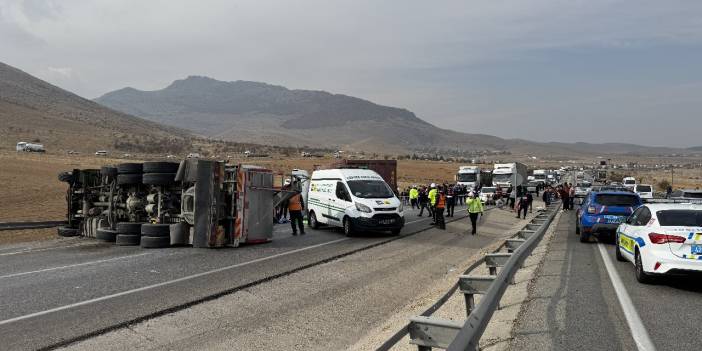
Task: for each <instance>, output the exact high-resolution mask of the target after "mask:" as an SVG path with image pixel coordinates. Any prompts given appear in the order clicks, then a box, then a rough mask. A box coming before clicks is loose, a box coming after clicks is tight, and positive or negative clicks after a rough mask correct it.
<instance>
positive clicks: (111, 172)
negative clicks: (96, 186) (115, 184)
mask: <svg viewBox="0 0 702 351" xmlns="http://www.w3.org/2000/svg"><path fill="white" fill-rule="evenodd" d="M100 175H101V176H103V177H107V179H110V180H112V179H115V177H117V168H116V167H110V166H103V167H101V168H100Z"/></svg>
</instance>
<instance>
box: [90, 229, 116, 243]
mask: <svg viewBox="0 0 702 351" xmlns="http://www.w3.org/2000/svg"><path fill="white" fill-rule="evenodd" d="M95 238H96V239H99V240H103V241H109V242H115V240H116V239H117V231H115V230H112V229H98V230H97V231H96V232H95Z"/></svg>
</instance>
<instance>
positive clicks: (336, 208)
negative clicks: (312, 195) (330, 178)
mask: <svg viewBox="0 0 702 351" xmlns="http://www.w3.org/2000/svg"><path fill="white" fill-rule="evenodd" d="M334 195H335V196H332V197H331V203H330V206H329V208H330V211H331V217H333V218H332V220H334V221H337V222H338V223H341V222H342V220H343V219H344V214H345V213H346V208H348V207H349V206H351V204H352V200H351V193H350V192H349V189H348V188H347V187H346V184H344V183H343V182H336V190H335V192H334Z"/></svg>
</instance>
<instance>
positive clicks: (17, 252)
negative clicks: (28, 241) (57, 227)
mask: <svg viewBox="0 0 702 351" xmlns="http://www.w3.org/2000/svg"><path fill="white" fill-rule="evenodd" d="M96 244H98V243H78V244H73V245H66V246H53V247H43V248H37V249H34V248H27V249H22V250H18V251H13V252H5V253H0V256H12V255H19V254H23V253H32V252H41V251H49V250H58V249H66V248H71V247H78V246H90V245H96Z"/></svg>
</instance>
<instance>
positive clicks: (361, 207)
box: [356, 202, 373, 213]
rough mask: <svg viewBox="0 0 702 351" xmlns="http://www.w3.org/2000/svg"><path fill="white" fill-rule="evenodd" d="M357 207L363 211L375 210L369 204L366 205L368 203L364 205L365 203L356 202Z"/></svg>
mask: <svg viewBox="0 0 702 351" xmlns="http://www.w3.org/2000/svg"><path fill="white" fill-rule="evenodd" d="M356 209H357V210H359V211H361V212H365V213H371V212H373V211H372V210H371V209H370V207H368V206H366V205H364V204H360V203H358V202H357V203H356Z"/></svg>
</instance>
